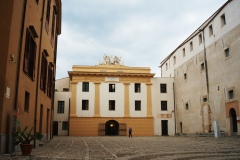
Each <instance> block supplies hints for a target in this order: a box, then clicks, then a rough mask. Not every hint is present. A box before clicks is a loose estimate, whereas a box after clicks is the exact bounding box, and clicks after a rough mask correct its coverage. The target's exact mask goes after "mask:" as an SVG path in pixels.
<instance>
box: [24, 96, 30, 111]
mask: <svg viewBox="0 0 240 160" xmlns="http://www.w3.org/2000/svg"><path fill="white" fill-rule="evenodd" d="M29 100H30V93H29V92H27V91H25V101H24V111H25V112H29Z"/></svg>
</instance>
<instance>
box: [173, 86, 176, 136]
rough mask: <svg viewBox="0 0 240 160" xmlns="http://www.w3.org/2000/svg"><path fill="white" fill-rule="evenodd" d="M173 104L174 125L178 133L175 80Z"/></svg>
mask: <svg viewBox="0 0 240 160" xmlns="http://www.w3.org/2000/svg"><path fill="white" fill-rule="evenodd" d="M173 105H174V111H173V114H174V125H175V126H174V127H175V135H176V132H177V125H176V123H177V122H176V103H175V86H174V82H173Z"/></svg>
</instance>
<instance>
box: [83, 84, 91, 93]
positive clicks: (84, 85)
mask: <svg viewBox="0 0 240 160" xmlns="http://www.w3.org/2000/svg"><path fill="white" fill-rule="evenodd" d="M82 91H83V92H89V82H83V83H82Z"/></svg>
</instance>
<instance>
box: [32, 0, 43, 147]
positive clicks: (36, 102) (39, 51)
mask: <svg viewBox="0 0 240 160" xmlns="http://www.w3.org/2000/svg"><path fill="white" fill-rule="evenodd" d="M44 7H45V0H43V6H42V16H41V19H40V21H41V27H40V35H39V50H38V70H37V79H36V80H37V83H36V100H35V111H34V133H35V132H36V131H37V129H36V127H37V108H38V107H37V105H38V88H39V87H38V86H39V72H40V68H41V67H40V57H41V49H42V30H43V16H44ZM35 145H36V140H35V139H34V147H36V146H35Z"/></svg>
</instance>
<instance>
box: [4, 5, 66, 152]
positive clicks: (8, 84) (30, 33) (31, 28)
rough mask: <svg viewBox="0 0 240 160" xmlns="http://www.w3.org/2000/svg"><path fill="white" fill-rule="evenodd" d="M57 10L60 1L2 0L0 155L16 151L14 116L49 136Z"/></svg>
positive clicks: (50, 130)
mask: <svg viewBox="0 0 240 160" xmlns="http://www.w3.org/2000/svg"><path fill="white" fill-rule="evenodd" d="M61 12H62V11H61V0H41V1H39V0H20V1H19V0H7V1H0V19H1V25H0V31H1V36H0V56H1V58H0V59H1V63H0V69H1V72H0V154H2V153H12V152H14V146H12V138H11V132H12V131H14V130H15V129H16V120H19V121H20V123H21V127H22V128H24V127H25V126H28V129H31V128H32V127H33V132H37V131H38V132H41V133H42V134H43V135H44V138H43V142H46V141H48V140H50V139H51V138H52V136H51V134H52V123H51V121H52V118H53V98H54V97H53V94H54V82H55V81H54V78H55V71H56V57H57V40H58V35H60V34H61ZM37 143H38V142H37V141H34V144H35V146H37Z"/></svg>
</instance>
